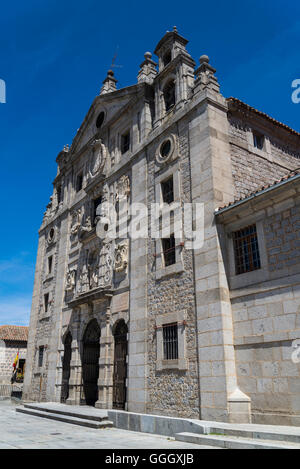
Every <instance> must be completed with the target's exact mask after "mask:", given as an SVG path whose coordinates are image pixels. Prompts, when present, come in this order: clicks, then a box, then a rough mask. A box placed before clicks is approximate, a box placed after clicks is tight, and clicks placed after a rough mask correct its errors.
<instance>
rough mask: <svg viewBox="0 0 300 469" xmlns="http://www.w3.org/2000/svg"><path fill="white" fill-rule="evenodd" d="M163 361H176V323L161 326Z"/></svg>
mask: <svg viewBox="0 0 300 469" xmlns="http://www.w3.org/2000/svg"><path fill="white" fill-rule="evenodd" d="M163 344H164V359H165V360H178V328H177V323H172V324H165V325H163Z"/></svg>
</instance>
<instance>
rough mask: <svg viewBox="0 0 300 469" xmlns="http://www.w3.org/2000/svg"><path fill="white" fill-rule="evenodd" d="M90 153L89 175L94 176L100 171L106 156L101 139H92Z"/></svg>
mask: <svg viewBox="0 0 300 469" xmlns="http://www.w3.org/2000/svg"><path fill="white" fill-rule="evenodd" d="M91 147H92V154H91V158H90V168H89V175H90V178H94V177H95V176H96V175H97V174H99V173H102V172H103V169H104V165H105V161H106V157H107V150H106V148H105V145H104V144H103V143H102V140H101V139H99V140H94V141H93V142H92V143H91Z"/></svg>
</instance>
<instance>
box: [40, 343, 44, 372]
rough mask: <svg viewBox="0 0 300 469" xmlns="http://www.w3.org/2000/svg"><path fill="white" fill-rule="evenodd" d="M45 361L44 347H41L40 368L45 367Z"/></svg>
mask: <svg viewBox="0 0 300 469" xmlns="http://www.w3.org/2000/svg"><path fill="white" fill-rule="evenodd" d="M43 360H44V347H43V346H42V347H39V367H42V366H43Z"/></svg>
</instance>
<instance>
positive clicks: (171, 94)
mask: <svg viewBox="0 0 300 469" xmlns="http://www.w3.org/2000/svg"><path fill="white" fill-rule="evenodd" d="M164 100H165V108H166V112H168V111H169V110H170V109H172V107H174V106H175V82H174V81H173V80H172V81H170V82H169V83H168V84H167V85H166V86H165V88H164Z"/></svg>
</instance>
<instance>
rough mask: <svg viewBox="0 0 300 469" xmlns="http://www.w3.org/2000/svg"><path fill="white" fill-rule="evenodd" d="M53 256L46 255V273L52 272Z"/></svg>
mask: <svg viewBox="0 0 300 469" xmlns="http://www.w3.org/2000/svg"><path fill="white" fill-rule="evenodd" d="M52 264H53V256H49V257H48V274H51V272H52Z"/></svg>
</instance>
